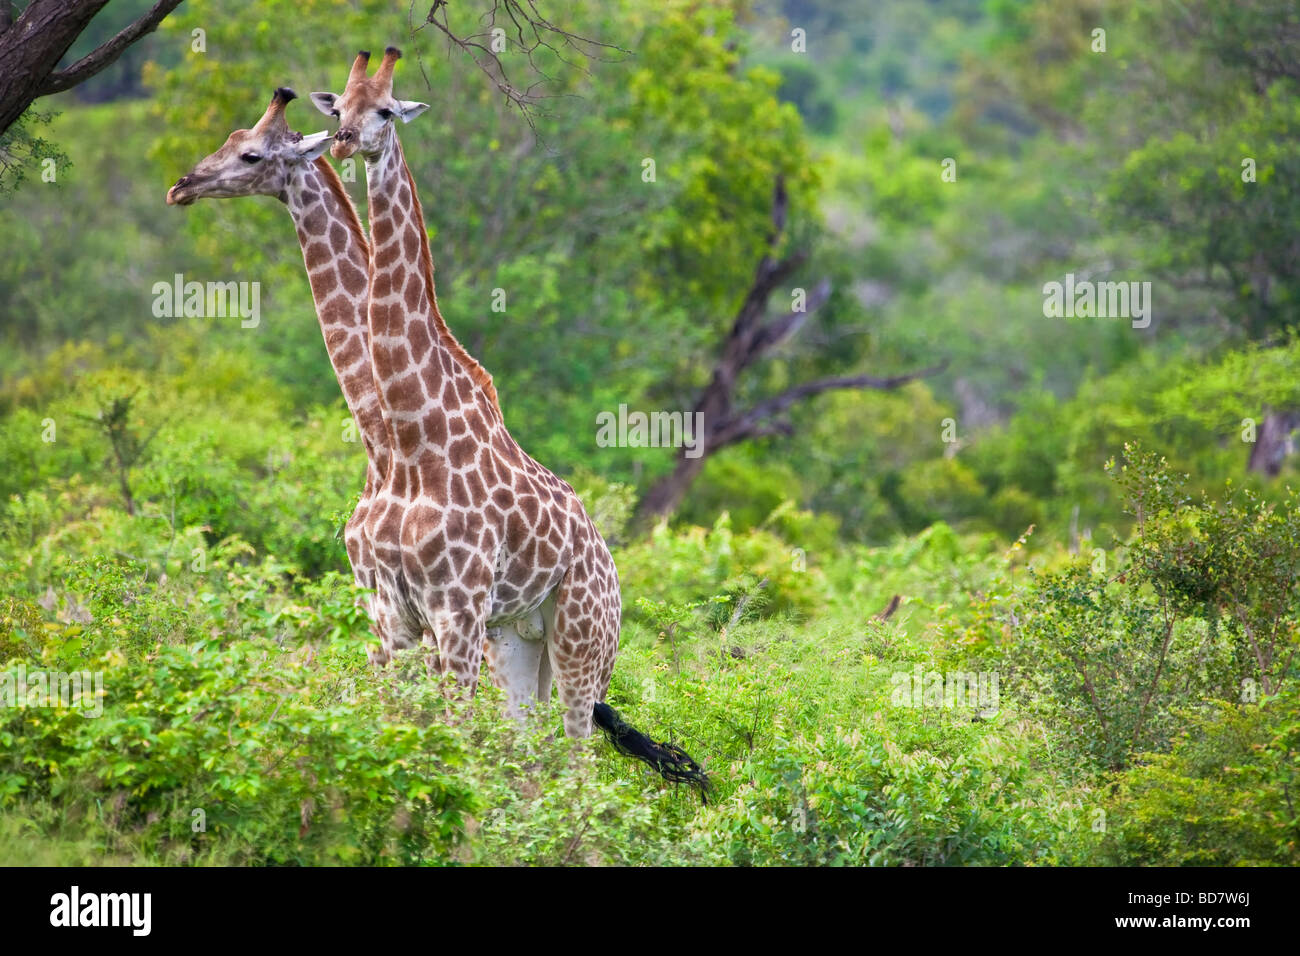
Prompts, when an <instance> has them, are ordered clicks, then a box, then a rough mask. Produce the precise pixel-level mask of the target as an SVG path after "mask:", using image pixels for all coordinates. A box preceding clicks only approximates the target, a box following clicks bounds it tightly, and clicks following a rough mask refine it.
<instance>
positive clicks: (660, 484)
mask: <svg viewBox="0 0 1300 956" xmlns="http://www.w3.org/2000/svg"><path fill="white" fill-rule="evenodd" d="M788 204H789V197H788V196H787V195H786V190H785V182H784V180H783V179H781V178H780V177H778V178H777V181H776V188H775V190H774V192H773V198H772V231H771V233H770V234H769V235H768V242H767V250H766V252H765V253H764V255H763V257H762V259H760V260H759V263H758V269H757V271H756V272H755V275H754V281H753V284H752V285H751V286H750V288H749V292H748V293H747V294H746V296H745V301H744V302H743V303H742V304H741V306H740V311H739V312H738V313H737V314H736V318H735V321H734V322H733V323H732V325H731V331H730V332H729V333H728V334H727V338H726V340H725V341H724V342H723V344H722V351H721V354H720V355H719V357H718V360H717V362H716V363H715V364H714V366H713V375H712V377H711V378H710V380H709V384H708V385H707V386H705V388H704V391H703V392H702V393H701V394H700V396H699V399H698V400H697V401H696V403H695V407H694V409H693V411H694V412H695V413H696V414H697V415H701V416H702V418H697V417H694V416H692V418H691V419H689V420H691V421H702V422H703V428H704V435H703V437H702V438H696V440H695V441H696V443H697V446H698V447H697V448H695V449H687V448H681V449H679V450H678V452H677V462H676V465H675V466H674V467H673V470H672V471H671V472H670V473H669V474H667V475H665V476H664V477H663V478H661V479H659V481H657V482H656V483H655V484H654V485H653V486H651V488H650V490H649V491H648V492H647V493H646V495H645V497H644V498H642V499H641V502H640V504H639V505H638V507H637V523H638V525H639V526H640V527H642V528H644V527H646V526H647V525H649V524H652V523H654V522H656V521H660V520H663V519H665V518H669V517H671V516H672V515H673V514H674V513H675V512H676V511H677V509H678V507H679V506H680V505H681V503H682V500H683V499H684V498H685V497H686V492H687V490H688V489H689V488H690V486H691V483H692V482H694V481H695V479H696V478H697V477H698V476H699V474H700V472H701V471H702V470H703V469H704V463H705V462H706V461H708V459H709V457H710V456H711V455H714V454H716V453H717V452H719V451H721V450H722V449H723V448H726V447H727V446H728V445H734V444H736V443H737V442H742V441H749V440H751V439H755V438H766V437H770V436H773V435H790V434H791V433H792V432H793V430H794V429H793V426H792V425H791V424H790V422H789V420H788V419H787V418H786V417H785V414H786V412H788V411H789V410H790V409H791V408H792V407H793V406H794V405H796V404H798V403H799V402H802V401H804V400H806V399H809V398H812V397H813V396H815V395H820V394H822V393H823V392H830V391H835V390H838V389H849V388H853V389H892V388H897V387H898V386H900V385H903V384H905V383H907V382H910V381H913V380H914V379H918V378H923V377H925V376H927V375H933V374H935V373H936V372H940V371H942V370H943V369H944V368H945V367H946V364H947V363H946V362H945V363H942V364H940V365H936V366H933V367H931V368H926V369H920V370H918V371H914V372H905V373H903V374H900V375H890V376H883V377H882V376H878V375H867V374H858V375H842V376H837V377H834V378H822V379H816V380H814V381H811V382H804V383H802V384H800V385H795V386H792V387H791V388H788V389H786V390H785V391H784V392H781V393H780V394H778V395H774V396H772V397H771V398H767V399H763V400H762V401H759V402H757V403H755V404H754V405H751V406H750V407H748V408H743V409H738V408H736V406H735V393H736V385H737V382H738V381H739V380H740V376H741V375H742V374H743V373H744V371H745V370H746V369H748V368H749V367H750V366H752V365H753V364H754V363H755V362H757V361H758V360H759V359H760V358H762V357H763V356H764V355H766V354H768V353H769V352H771V351H772V349H774V348H776V346H778V345H780V344H781V343H782V342H785V341H786V340H787V339H789V338H790V337H791V336H793V335H794V334H795V333H796V332H798V331H799V329H800V327H801V326H802V325H803V324H804V322H805V321H807V319H808V316H810V315H812V314H813V313H814V312H816V311H817V310H818V309H819V308H821V306H822V305H824V304H825V303H826V300H827V299H828V298H830V294H831V283H830V280H829V279H825V278H824V279H822V280H821V281H820V282H818V283H817V284H816V285H815V286H814V287H813V288H812V290H811V291H810V292H809V293H808V296H807V299H806V301H805V302H804V308H803V309H801V310H798V311H791V312H787V313H785V314H784V315H780V316H777V317H776V318H768V316H767V303H768V299H769V298H770V297H771V295H772V293H773V292H774V291H776V290H777V289H778V288H780V287H781V286H782V285H783V283H785V281H786V280H787V279H789V278H790V277H791V276H792V275H793V274H794V273H795V271H796V270H798V269H799V267H800V266H802V265H803V264H804V262H805V261H806V260H807V258H808V253H807V250H806V249H804V250H799V251H797V252H794V253H792V254H791V255H789V256H787V257H785V258H782V259H777V258H774V253H775V250H776V248H777V244H778V242H779V241H780V238H781V235H782V233H783V232H784V231H785V220H786V213H787V207H788ZM688 450H690V451H693V452H695V453H696V454H695V457H688V455H687V454H686V452H687V451H688Z"/></svg>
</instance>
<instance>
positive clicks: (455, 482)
mask: <svg viewBox="0 0 1300 956" xmlns="http://www.w3.org/2000/svg"><path fill="white" fill-rule="evenodd" d="M451 500H452V503H453V504H456V505H459V506H460V507H462V508H468V507H469V504H470V501H469V488H467V487H466V485H465V478H464V476H463V475H453V476H452V478H451Z"/></svg>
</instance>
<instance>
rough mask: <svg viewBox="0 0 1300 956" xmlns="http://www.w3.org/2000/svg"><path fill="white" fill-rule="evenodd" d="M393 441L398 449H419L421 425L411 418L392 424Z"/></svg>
mask: <svg viewBox="0 0 1300 956" xmlns="http://www.w3.org/2000/svg"><path fill="white" fill-rule="evenodd" d="M392 428H393V440H394V442H395V444H396V447H398V448H417V447H419V445H420V444H421V433H420V423H419V422H418V421H417V420H415V419H411V418H405V419H401V420H399V421H394V422H392Z"/></svg>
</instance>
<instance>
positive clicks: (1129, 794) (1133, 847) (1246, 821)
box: [1098, 683, 1300, 866]
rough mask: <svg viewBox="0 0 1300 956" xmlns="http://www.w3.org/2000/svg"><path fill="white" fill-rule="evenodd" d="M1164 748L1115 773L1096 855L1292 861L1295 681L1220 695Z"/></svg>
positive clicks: (1296, 827) (1124, 861) (1167, 860)
mask: <svg viewBox="0 0 1300 956" xmlns="http://www.w3.org/2000/svg"><path fill="white" fill-rule="evenodd" d="M1185 719H1186V721H1187V724H1186V726H1185V728H1184V729H1183V730H1182V731H1181V732H1180V733H1179V734H1178V737H1177V739H1176V740H1175V741H1174V744H1173V748H1172V749H1171V750H1170V752H1169V753H1162V754H1152V755H1150V756H1149V757H1148V760H1149V762H1148V763H1145V764H1144V765H1142V766H1140V767H1136V768H1134V769H1132V770H1130V771H1128V772H1127V773H1124V774H1122V775H1120V776H1118V777H1117V778H1116V779H1115V791H1114V796H1113V797H1112V798H1111V799H1110V800H1109V801H1107V819H1108V821H1109V828H1108V830H1107V834H1106V836H1105V838H1104V839H1103V840H1102V841H1101V844H1100V847H1099V849H1098V860H1099V862H1102V863H1106V864H1109V865H1118V866H1132V865H1138V864H1140V865H1144V866H1152V865H1154V866H1294V865H1295V862H1296V859H1297V856H1300V817H1297V814H1296V806H1295V788H1296V784H1297V782H1298V778H1300V770H1298V769H1297V768H1300V705H1298V704H1297V699H1296V688H1295V684H1294V683H1292V684H1290V685H1289V686H1288V688H1287V689H1286V690H1285V691H1284V692H1283V693H1282V694H1280V695H1278V696H1277V697H1270V698H1266V699H1263V700H1261V701H1260V702H1259V703H1258V704H1233V703H1229V702H1218V703H1216V704H1215V705H1214V706H1213V707H1211V708H1209V709H1208V710H1207V711H1205V712H1203V713H1188V714H1186V715H1185Z"/></svg>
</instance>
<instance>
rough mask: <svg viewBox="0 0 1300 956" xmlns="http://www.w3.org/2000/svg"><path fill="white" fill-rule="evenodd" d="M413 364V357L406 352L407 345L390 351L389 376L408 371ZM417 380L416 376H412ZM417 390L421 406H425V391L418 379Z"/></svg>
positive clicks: (416, 382)
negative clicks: (407, 368)
mask: <svg viewBox="0 0 1300 956" xmlns="http://www.w3.org/2000/svg"><path fill="white" fill-rule="evenodd" d="M410 364H411V355H410V353H409V352H407V351H406V346H405V345H397V346H395V347H394V348H392V349H391V350H390V351H389V355H388V362H387V368H388V374H389V375H396V374H398V373H400V372H404V371H406V367H407V366H408V365H410ZM412 378H415V376H412ZM414 387H415V389H416V390H417V391H419V392H420V406H421V407H423V405H424V391H423V390H422V389H421V388H420V383H419V379H418V378H416V381H415V385H414Z"/></svg>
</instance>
